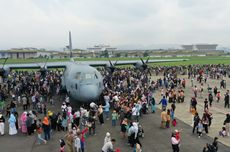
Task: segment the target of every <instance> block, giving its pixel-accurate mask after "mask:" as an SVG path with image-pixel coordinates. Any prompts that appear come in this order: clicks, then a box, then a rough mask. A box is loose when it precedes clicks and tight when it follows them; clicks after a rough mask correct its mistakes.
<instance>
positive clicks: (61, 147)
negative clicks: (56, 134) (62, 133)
mask: <svg viewBox="0 0 230 152" xmlns="http://www.w3.org/2000/svg"><path fill="white" fill-rule="evenodd" d="M59 142H60V149H59V152H64V151H65V141H64V140H63V139H60V140H59Z"/></svg>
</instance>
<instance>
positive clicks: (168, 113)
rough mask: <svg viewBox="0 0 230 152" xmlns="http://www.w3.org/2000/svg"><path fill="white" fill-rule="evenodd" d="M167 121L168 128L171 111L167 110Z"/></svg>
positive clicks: (167, 126)
mask: <svg viewBox="0 0 230 152" xmlns="http://www.w3.org/2000/svg"><path fill="white" fill-rule="evenodd" d="M166 117H167V121H166V128H169V127H170V110H169V109H168V110H167V116H166Z"/></svg>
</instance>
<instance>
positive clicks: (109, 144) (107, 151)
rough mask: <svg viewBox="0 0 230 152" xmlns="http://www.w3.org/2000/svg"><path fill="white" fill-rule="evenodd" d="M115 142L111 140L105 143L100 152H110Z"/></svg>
mask: <svg viewBox="0 0 230 152" xmlns="http://www.w3.org/2000/svg"><path fill="white" fill-rule="evenodd" d="M115 142H116V140H115V139H112V140H111V141H109V142H107V143H106V144H105V145H104V146H103V147H102V149H101V151H102V152H112V151H113V146H114V144H115Z"/></svg>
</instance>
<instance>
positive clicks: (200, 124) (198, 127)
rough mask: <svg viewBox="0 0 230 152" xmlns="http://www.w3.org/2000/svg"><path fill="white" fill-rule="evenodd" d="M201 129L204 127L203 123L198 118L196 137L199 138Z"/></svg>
mask: <svg viewBox="0 0 230 152" xmlns="http://www.w3.org/2000/svg"><path fill="white" fill-rule="evenodd" d="M203 129H204V127H203V124H202V122H201V120H200V121H199V123H198V125H197V134H198V138H200V136H202V131H203Z"/></svg>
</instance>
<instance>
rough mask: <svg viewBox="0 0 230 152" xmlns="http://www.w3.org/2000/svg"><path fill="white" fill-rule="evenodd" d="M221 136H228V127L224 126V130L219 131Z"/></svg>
mask: <svg viewBox="0 0 230 152" xmlns="http://www.w3.org/2000/svg"><path fill="white" fill-rule="evenodd" d="M219 136H222V137H225V136H227V132H226V128H225V127H222V130H221V131H219Z"/></svg>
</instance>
